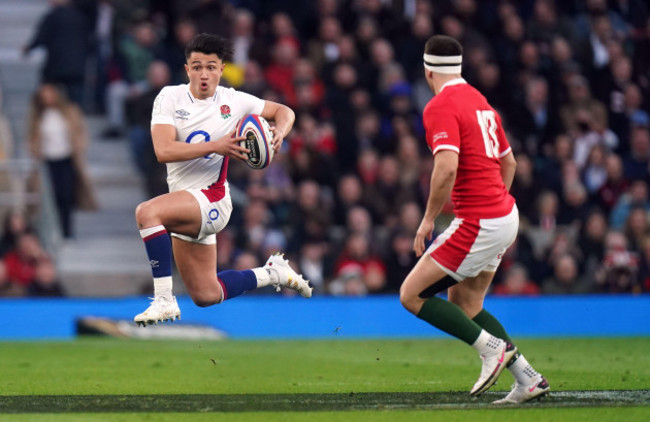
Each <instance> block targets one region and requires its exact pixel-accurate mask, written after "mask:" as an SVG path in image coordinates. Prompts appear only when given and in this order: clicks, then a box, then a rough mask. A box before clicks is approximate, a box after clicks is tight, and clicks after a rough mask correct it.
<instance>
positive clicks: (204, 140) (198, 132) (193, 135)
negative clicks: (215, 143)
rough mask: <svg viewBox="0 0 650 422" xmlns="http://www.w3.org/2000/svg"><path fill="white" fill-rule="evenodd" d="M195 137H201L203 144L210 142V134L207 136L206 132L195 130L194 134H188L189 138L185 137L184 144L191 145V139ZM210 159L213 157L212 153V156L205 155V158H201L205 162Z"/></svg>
mask: <svg viewBox="0 0 650 422" xmlns="http://www.w3.org/2000/svg"><path fill="white" fill-rule="evenodd" d="M197 135H201V136H203V142H210V134H209V133H208V132H206V131H204V130H195V131H194V132H192V133H190V135H189V136H188V137H187V139H186V140H185V143H186V144H191V143H192V139H193V138H194V137H195V136H197ZM212 157H214V153H212V154H208V155H206V156H205V157H203V158H205V159H206V160H209V159H211V158H212Z"/></svg>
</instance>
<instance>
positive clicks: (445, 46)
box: [424, 35, 463, 56]
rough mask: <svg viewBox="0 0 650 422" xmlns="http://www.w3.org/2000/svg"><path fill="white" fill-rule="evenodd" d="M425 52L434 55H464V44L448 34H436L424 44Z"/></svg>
mask: <svg viewBox="0 0 650 422" xmlns="http://www.w3.org/2000/svg"><path fill="white" fill-rule="evenodd" d="M424 54H432V55H434V56H462V55H463V46H462V45H460V43H459V42H458V41H456V39H455V38H452V37H448V36H447V35H434V36H432V37H431V38H429V39H428V40H427V42H426V44H425V45H424Z"/></svg>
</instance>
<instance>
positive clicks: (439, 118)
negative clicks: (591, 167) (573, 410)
mask: <svg viewBox="0 0 650 422" xmlns="http://www.w3.org/2000/svg"><path fill="white" fill-rule="evenodd" d="M462 52H463V51H462V46H461V45H460V43H459V42H458V41H456V40H455V39H453V38H451V37H447V36H442V35H435V36H433V37H431V38H429V40H428V41H427V42H426V45H425V51H424V70H425V76H426V79H427V82H428V84H429V87H430V88H431V90H432V91H433V92H434V93H435V96H434V97H433V99H431V101H429V103H428V104H427V106H426V107H425V108H424V113H423V121H424V127H425V129H426V141H427V144H428V146H429V148H431V151H432V153H433V156H434V169H433V173H432V175H431V192H430V194H429V199H428V201H427V208H426V211H425V214H424V217H423V219H422V222H421V224H420V227H419V228H418V231H417V233H416V236H415V240H414V243H413V249H414V251H415V253H416V254H417V255H418V256H419V257H421V258H420V260H419V261H418V263H417V264H416V265H415V267H414V268H413V270H411V272H410V273H409V275H408V276H407V277H406V280H404V283H403V284H402V287H401V291H400V300H401V302H402V305H404V307H405V308H406V309H407V310H409V311H410V312H412V313H413V314H414V315H416V316H417V317H418V318H420V319H423V320H424V321H427V322H428V323H430V324H431V325H433V326H435V327H437V328H439V329H440V330H442V331H445V332H446V333H448V334H451V335H452V336H454V337H456V338H458V339H460V340H462V341H464V342H466V343H467V344H469V345H470V346H472V347H473V348H474V349H476V351H477V352H478V353H479V354H480V356H481V359H482V360H483V368H482V371H481V375H480V376H479V379H478V381H477V382H476V384H475V385H474V387H473V388H472V390H471V392H470V394H472V395H479V394H481V393H482V392H484V391H486V390H487V389H489V388H490V387H491V386H492V385H493V384H494V383H495V382H496V380H497V378H498V377H499V375H501V373H502V372H503V370H504V369H505V368H506V367H508V369H509V370H510V371H511V372H512V374H513V376H514V378H515V385H514V388H513V389H512V391H511V392H510V393H509V394H508V395H507V396H506V397H505V398H504V399H502V400H497V401H496V402H495V403H521V402H525V401H528V400H530V399H533V398H535V397H538V396H541V395H543V394H546V393H547V392H548V391H549V384H548V382H547V381H546V379H545V378H544V377H543V376H542V375H541V374H539V373H538V372H537V371H535V369H533V367H532V366H530V364H529V363H528V362H527V361H526V359H525V358H524V356H523V355H521V354H520V353H519V352H518V351H517V347H516V346H515V345H514V344H513V342H512V340H511V339H510V337H509V336H508V334H507V333H506V331H505V329H504V328H503V326H502V325H501V323H500V322H499V321H498V320H497V319H496V318H495V317H494V316H493V315H491V314H490V313H488V312H487V311H486V310H485V309H483V301H484V299H485V295H486V293H487V290H488V288H489V287H490V283H491V282H492V279H493V278H494V273H495V271H496V269H497V268H498V266H499V264H500V262H501V258H502V256H503V253H504V252H505V251H506V249H507V248H508V247H509V246H510V245H511V244H512V243H513V242H514V240H515V237H516V236H517V230H518V227H519V214H518V211H517V206H516V204H515V200H514V198H513V197H512V196H511V195H510V194H509V193H508V190H509V189H510V186H511V184H512V180H513V177H514V172H515V167H516V162H515V159H514V157H513V154H512V151H511V148H510V145H509V144H508V140H507V139H506V136H505V133H504V131H503V127H502V125H501V118H500V117H499V115H498V113H497V112H496V111H495V110H494V109H493V108H492V107H491V106H490V105H489V104H488V102H487V101H486V99H485V97H483V95H481V93H480V92H478V91H477V90H476V89H475V88H473V87H472V86H470V85H469V84H467V82H465V80H464V79H463V78H462V77H461V66H462ZM449 195H451V200H452V203H453V205H454V213H455V215H456V218H455V219H454V220H453V221H452V223H451V225H450V226H449V227H448V228H447V229H446V230H445V231H444V232H443V233H441V234H440V235H439V236H438V237H437V238H436V239H435V241H434V242H433V243H432V244H431V245H430V246H429V247H428V248H427V247H426V246H425V239H428V240H430V239H431V238H432V232H433V229H434V221H435V219H436V217H437V216H438V214H440V212H441V210H442V207H443V205H444V204H445V202H446V201H447V199H448V198H449ZM444 290H447V291H448V298H449V300H448V301H447V300H444V299H442V298H439V297H436V294H437V293H440V292H442V291H444Z"/></svg>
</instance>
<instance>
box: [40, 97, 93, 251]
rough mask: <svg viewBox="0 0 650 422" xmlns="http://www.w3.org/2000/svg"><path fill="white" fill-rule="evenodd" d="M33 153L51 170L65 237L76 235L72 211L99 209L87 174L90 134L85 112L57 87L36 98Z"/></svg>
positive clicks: (49, 173)
mask: <svg viewBox="0 0 650 422" xmlns="http://www.w3.org/2000/svg"><path fill="white" fill-rule="evenodd" d="M28 132H29V133H28V136H29V151H30V153H31V155H32V157H33V158H34V159H36V160H38V161H41V162H43V163H44V164H45V165H46V166H47V169H48V176H49V178H50V181H51V184H52V188H53V190H54V198H55V200H56V206H57V211H58V215H59V222H60V225H61V231H62V233H63V236H64V237H66V238H71V237H72V236H73V234H74V231H73V226H72V211H73V209H74V208H75V206H77V207H78V208H81V209H86V210H94V209H96V208H97V203H96V200H95V195H94V192H93V189H92V187H91V182H90V178H89V177H88V175H87V171H86V155H85V154H86V148H87V146H88V133H87V132H86V125H85V121H84V116H83V114H82V112H81V109H80V108H79V107H78V106H77V105H75V104H73V103H70V102H68V101H67V100H66V98H65V97H64V96H63V95H62V94H61V92H60V91H59V90H58V89H57V88H56V87H55V86H53V85H50V84H45V85H42V86H41V87H39V89H38V90H37V91H36V93H35V94H34V96H33V98H32V104H31V111H30V119H29V130H28Z"/></svg>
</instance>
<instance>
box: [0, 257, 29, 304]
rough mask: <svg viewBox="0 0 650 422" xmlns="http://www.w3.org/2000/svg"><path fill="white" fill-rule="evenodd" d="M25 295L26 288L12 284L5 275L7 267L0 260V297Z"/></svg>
mask: <svg viewBox="0 0 650 422" xmlns="http://www.w3.org/2000/svg"><path fill="white" fill-rule="evenodd" d="M26 294H27V288H26V287H25V286H23V285H22V284H19V283H14V282H12V281H11V280H10V279H9V277H8V275H7V265H6V264H5V261H4V260H2V259H0V297H20V296H25V295H26Z"/></svg>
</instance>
